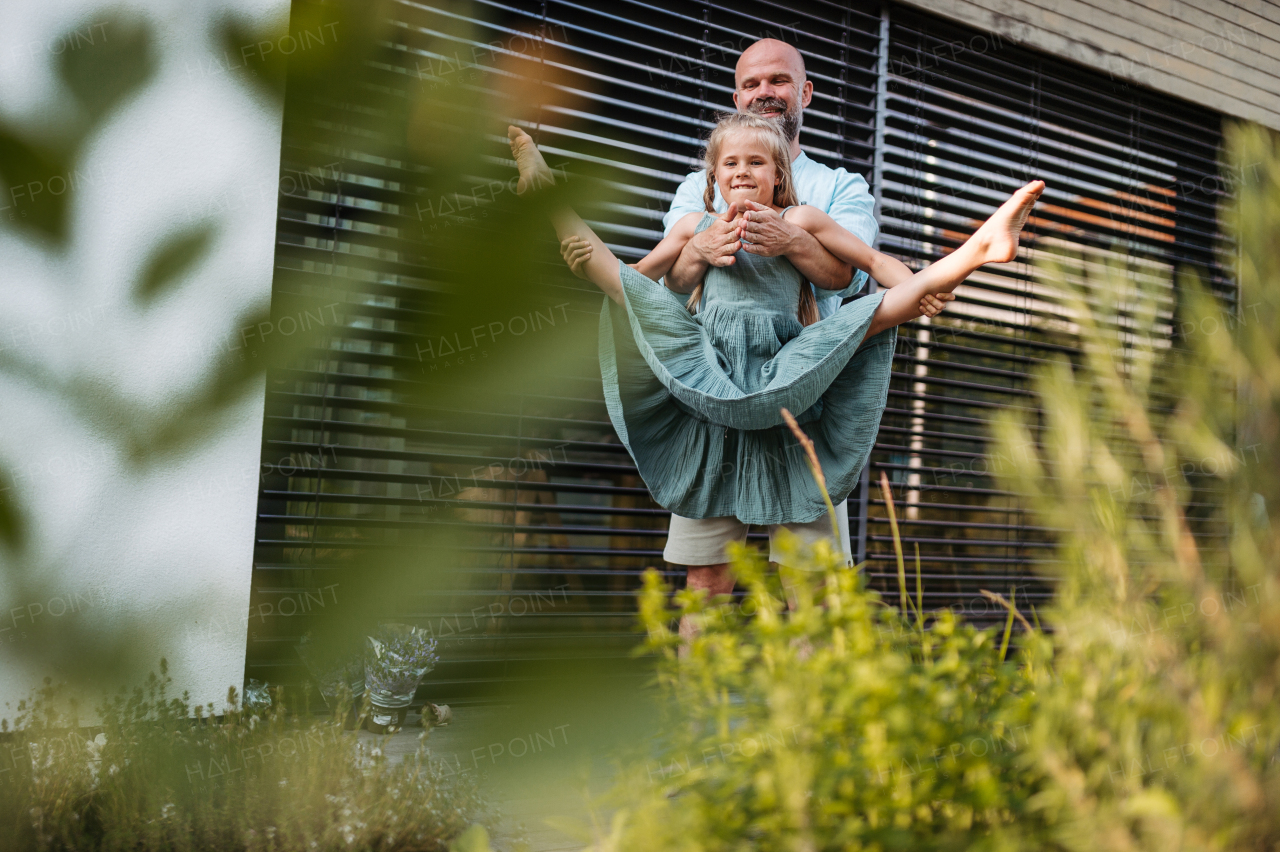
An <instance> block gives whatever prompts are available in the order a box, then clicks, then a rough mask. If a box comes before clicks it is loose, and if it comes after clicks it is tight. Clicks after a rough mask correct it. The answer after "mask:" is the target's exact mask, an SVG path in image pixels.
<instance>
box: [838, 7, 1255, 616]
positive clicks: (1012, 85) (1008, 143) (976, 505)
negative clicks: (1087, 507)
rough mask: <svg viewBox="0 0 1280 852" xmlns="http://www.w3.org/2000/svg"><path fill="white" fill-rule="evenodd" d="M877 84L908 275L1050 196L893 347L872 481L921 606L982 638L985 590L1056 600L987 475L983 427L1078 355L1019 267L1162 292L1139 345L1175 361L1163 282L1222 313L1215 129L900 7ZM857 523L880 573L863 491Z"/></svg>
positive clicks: (1194, 116)
mask: <svg viewBox="0 0 1280 852" xmlns="http://www.w3.org/2000/svg"><path fill="white" fill-rule="evenodd" d="M886 71H887V77H888V80H887V84H888V85H887V97H886V100H885V107H884V113H883V116H882V122H883V125H884V133H883V146H882V149H881V151H880V157H881V158H882V160H883V169H882V172H881V175H880V183H879V186H878V189H879V192H880V195H881V209H880V227H881V245H880V248H881V250H882V251H885V252H888V253H890V254H893V255H894V256H896V257H898V258H900V259H901V260H903V261H904V262H906V263H907V264H908V265H910V266H912V267H913V268H920V267H921V266H923V265H924V264H927V263H929V262H931V261H934V260H936V259H938V258H939V257H941V256H943V255H944V254H945V253H946V252H948V251H950V250H952V249H954V248H955V247H957V246H958V245H959V244H960V243H961V242H962V241H963V240H964V239H965V238H966V237H967V236H968V235H969V234H971V233H972V232H973V230H974V229H975V228H976V227H977V226H978V224H979V223H980V222H981V221H982V220H984V219H985V218H986V217H987V216H988V215H990V212H991V211H992V210H993V209H994V208H995V207H996V206H997V205H998V204H1000V203H1001V202H1002V201H1003V200H1004V199H1005V198H1007V197H1008V195H1009V194H1010V193H1011V192H1012V191H1013V190H1015V189H1016V188H1017V187H1019V186H1021V185H1023V184H1024V183H1026V182H1027V181H1030V180H1034V179H1036V178H1040V179H1043V180H1044V181H1045V182H1046V184H1047V189H1046V191H1045V193H1044V195H1043V196H1042V198H1041V201H1040V202H1039V204H1038V205H1037V208H1036V210H1035V212H1034V214H1033V218H1032V219H1031V220H1030V222H1029V223H1028V227H1027V228H1026V231H1025V232H1024V233H1025V235H1026V238H1025V239H1024V240H1023V248H1022V250H1021V251H1020V252H1019V258H1018V260H1017V261H1016V262H1014V263H1011V264H1003V265H998V266H996V265H992V266H987V267H985V268H983V269H982V270H981V271H979V272H978V273H977V274H975V275H973V276H972V277H971V278H970V279H969V280H968V281H967V282H966V283H965V284H964V285H962V286H961V287H960V288H959V289H958V290H957V293H956V294H957V301H956V302H954V303H953V304H952V305H951V306H950V307H948V308H947V310H946V311H945V312H944V313H943V314H942V315H940V316H938V317H936V318H934V319H933V320H931V321H930V320H927V319H922V320H921V321H919V322H915V323H911V324H909V325H906V326H903V327H902V328H901V329H900V337H899V342H898V351H897V359H896V364H897V366H896V370H895V374H894V380H893V384H892V386H891V389H890V391H889V404H888V408H887V410H886V412H885V417H884V420H883V421H882V424H881V429H880V436H879V441H878V443H877V446H876V450H875V453H874V454H873V456H872V459H871V463H870V465H869V468H870V473H871V475H872V477H873V482H874V478H878V475H879V471H881V470H883V471H886V472H887V473H888V475H889V478H890V480H891V481H892V482H893V483H894V490H895V492H896V495H897V499H898V500H899V501H901V503H902V504H905V505H900V506H899V512H898V514H899V517H900V518H902V519H903V521H904V522H903V525H902V530H903V534H904V536H905V538H906V540H907V542H908V544H907V547H908V553H910V552H911V551H910V548H911V547H912V546H913V545H918V546H919V548H920V557H921V564H922V569H923V573H924V576H925V577H926V582H925V595H926V598H929V599H930V601H931V602H932V604H933V605H934V606H952V607H953V608H956V609H958V610H962V611H964V612H965V613H966V614H967V615H968V616H969V617H970V618H972V619H975V620H978V621H982V620H984V619H985V618H986V617H988V616H990V617H996V615H995V613H994V612H990V611H989V606H990V605H989V604H988V603H987V601H986V600H985V599H984V598H983V597H982V596H981V595H979V594H978V589H979V588H990V589H994V590H996V591H1002V590H1004V591H1007V590H1008V588H1009V587H1010V586H1017V587H1019V588H1018V599H1019V600H1025V601H1029V602H1031V603H1036V602H1037V601H1039V600H1042V599H1043V598H1044V597H1045V596H1047V595H1049V594H1051V593H1052V590H1051V588H1050V587H1049V585H1048V584H1047V583H1044V582H1037V581H1035V580H1032V579H1030V578H1029V575H1030V574H1031V573H1032V569H1033V568H1039V569H1041V571H1043V572H1044V573H1046V574H1048V575H1049V576H1051V575H1052V565H1051V550H1050V543H1049V540H1048V536H1047V535H1046V532H1047V531H1046V530H1043V529H1039V528H1037V527H1036V526H1035V524H1034V521H1033V520H1031V519H1029V518H1028V517H1027V516H1026V515H1025V514H1024V512H1023V510H1022V508H1021V507H1019V505H1018V503H1017V502H1016V501H1014V500H1013V499H1012V497H1011V495H1008V494H1004V493H1001V491H1000V490H999V489H998V487H997V484H996V482H995V480H994V478H993V476H992V473H993V471H994V469H995V468H996V467H998V466H999V465H1001V464H1016V463H1017V459H1002V458H999V457H998V456H996V455H994V454H993V452H992V451H991V448H990V447H989V445H988V437H987V436H988V433H987V429H986V424H987V422H988V421H989V419H990V418H991V416H992V414H993V412H995V411H998V410H1000V409H1004V408H1008V407H1011V406H1012V407H1020V408H1031V407H1034V405H1035V401H1034V398H1033V397H1032V394H1031V388H1030V382H1029V373H1030V371H1031V370H1033V369H1034V368H1035V367H1036V366H1037V365H1039V364H1042V363H1044V362H1045V361H1046V360H1047V359H1049V358H1052V357H1055V356H1061V355H1065V356H1067V357H1069V358H1074V357H1075V355H1076V352H1075V349H1074V346H1073V340H1072V335H1071V333H1070V318H1069V317H1068V316H1066V315H1065V313H1064V311H1063V309H1062V307H1061V305H1060V304H1059V302H1058V300H1057V298H1056V297H1055V295H1054V291H1053V290H1052V289H1051V288H1049V287H1048V286H1046V284H1045V282H1043V281H1041V280H1038V279H1037V276H1036V271H1035V269H1033V266H1032V264H1033V263H1034V262H1035V260H1036V259H1037V257H1038V256H1040V255H1042V254H1044V253H1046V252H1053V253H1055V254H1059V255H1064V256H1070V255H1071V254H1073V253H1074V254H1079V253H1080V252H1085V251H1088V252H1093V253H1094V254H1093V255H1092V258H1091V259H1090V260H1089V261H1088V263H1090V264H1094V265H1095V266H1094V268H1097V265H1098V264H1100V263H1102V262H1110V263H1115V264H1118V265H1119V266H1120V267H1121V268H1122V269H1124V270H1125V272H1126V274H1127V275H1128V276H1130V277H1132V278H1134V279H1138V278H1145V279H1147V280H1148V281H1150V282H1160V283H1162V284H1164V285H1165V290H1166V291H1167V298H1166V299H1164V300H1163V301H1162V303H1161V305H1160V308H1159V311H1158V322H1157V324H1156V326H1155V327H1154V328H1148V329H1142V330H1135V332H1136V333H1145V334H1149V335H1153V336H1154V337H1155V338H1156V339H1157V341H1159V342H1160V343H1163V344H1164V345H1177V341H1176V337H1177V335H1176V333H1175V328H1174V322H1173V319H1172V316H1173V310H1174V304H1175V302H1176V294H1175V293H1174V292H1172V291H1171V290H1169V288H1168V283H1169V282H1171V281H1172V279H1173V273H1174V270H1175V268H1177V267H1181V266H1183V265H1190V266H1192V267H1194V268H1196V269H1197V270H1198V271H1199V272H1200V274H1201V276H1202V279H1203V280H1204V281H1205V282H1206V283H1208V284H1210V285H1211V286H1212V287H1213V289H1214V290H1215V291H1216V292H1217V293H1218V294H1219V295H1220V296H1221V298H1222V299H1224V301H1225V302H1226V303H1227V304H1233V303H1234V295H1233V292H1234V291H1233V288H1232V286H1231V284H1230V282H1228V281H1227V280H1226V279H1225V278H1224V276H1223V273H1222V271H1221V269H1220V267H1219V265H1218V263H1217V257H1216V255H1215V246H1216V244H1217V243H1218V241H1219V239H1220V235H1219V234H1218V232H1217V225H1216V215H1215V209H1216V205H1217V202H1218V198H1217V197H1216V196H1215V194H1214V193H1212V192H1207V191H1205V188H1209V187H1216V186H1217V185H1218V182H1217V181H1216V180H1213V179H1212V176H1214V175H1216V174H1217V148H1218V145H1219V142H1220V136H1219V124H1220V116H1217V115H1214V114H1213V113H1212V112H1210V111H1208V110H1205V109H1201V108H1198V107H1194V106H1192V105H1190V104H1186V103H1184V102H1181V101H1177V100H1174V99H1172V98H1168V97H1163V96H1161V95H1159V94H1156V93H1154V92H1149V91H1145V90H1141V89H1138V88H1134V87H1130V86H1127V85H1124V84H1122V83H1120V82H1118V81H1114V80H1110V79H1108V78H1107V77H1106V76H1104V75H1100V74H1097V73H1093V72H1090V71H1087V70H1084V69H1081V68H1079V67H1076V66H1073V65H1069V64H1067V63H1063V62H1059V61H1056V60H1054V59H1052V58H1049V57H1046V56H1045V55H1043V54H1040V53H1037V52H1034V51H1031V50H1026V49H1022V48H1019V47H1018V46H1017V45H1015V44H1011V43H1010V42H1008V41H1007V40H1004V39H1001V38H1000V37H999V36H995V35H990V34H985V33H981V32H977V31H974V30H971V29H968V28H965V27H960V26H955V25H951V24H949V23H946V22H943V21H941V20H939V19H937V18H934V17H932V16H928V15H924V14H920V13H916V12H912V11H908V10H904V9H901V8H898V7H894V8H893V10H892V12H891V23H890V32H889V50H888V55H887V69H886ZM1206 178H1209V179H1208V180H1206ZM1071 268H1072V267H1071V264H1068V266H1067V269H1068V273H1069V274H1070V272H1071ZM1077 271H1079V269H1078V268H1077ZM1172 402H1173V400H1170V403H1171V404H1172ZM864 511H865V514H864V515H863V518H864V519H865V527H864V529H865V541H863V542H860V544H861V545H862V546H863V547H864V548H865V549H864V550H863V553H864V554H865V558H866V559H867V560H868V566H869V570H870V571H872V572H873V573H880V572H883V571H884V569H885V568H887V567H888V566H889V563H890V561H891V560H892V559H893V558H894V557H893V551H892V546H891V544H890V541H891V540H890V538H889V525H888V519H887V515H886V512H885V510H884V506H883V501H882V500H881V499H880V496H879V492H878V490H877V489H875V488H874V487H872V488H870V489H868V491H867V492H866V505H865V508H864ZM1202 532H1203V533H1204V534H1205V535H1212V534H1213V533H1214V531H1213V530H1212V529H1204V530H1202Z"/></svg>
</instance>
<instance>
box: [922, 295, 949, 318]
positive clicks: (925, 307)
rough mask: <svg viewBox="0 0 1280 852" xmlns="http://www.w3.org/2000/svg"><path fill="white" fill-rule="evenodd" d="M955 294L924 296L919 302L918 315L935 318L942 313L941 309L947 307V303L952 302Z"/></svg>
mask: <svg viewBox="0 0 1280 852" xmlns="http://www.w3.org/2000/svg"><path fill="white" fill-rule="evenodd" d="M955 297H956V294H955V293H939V294H938V295H936V296H934V295H926V296H925V297H924V298H923V299H921V300H920V313H922V314H924V315H925V316H927V317H936V316H937V315H938V314H940V313H942V309H943V308H945V307H946V306H947V304H946V303H947V302H950V301H952V300H954V299H955Z"/></svg>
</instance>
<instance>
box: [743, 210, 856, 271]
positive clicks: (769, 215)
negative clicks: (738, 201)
mask: <svg viewBox="0 0 1280 852" xmlns="http://www.w3.org/2000/svg"><path fill="white" fill-rule="evenodd" d="M746 203H747V206H748V207H749V208H750V209H749V210H748V211H747V212H746V213H744V214H743V219H744V220H745V221H744V222H743V225H742V230H743V237H742V240H743V245H742V248H743V250H744V251H749V252H751V253H752V254H758V255H762V256H764V257H777V256H779V255H785V256H786V258H787V260H789V261H791V265H792V266H794V267H795V268H796V269H797V270H799V272H800V274H801V275H803V276H804V277H805V278H807V279H809V281H811V282H812V283H813V285H814V286H815V287H819V288H821V289H823V290H843V289H845V288H847V287H848V286H849V283H850V281H852V280H853V266H852V265H850V264H848V263H845V262H844V261H843V260H841V259H840V258H838V257H836V256H835V255H834V254H832V253H831V252H829V251H827V249H826V247H825V246H824V245H822V243H820V242H818V240H817V239H816V238H815V237H814V236H813V234H810V233H809V232H808V231H806V230H805V229H804V228H801V227H800V226H798V225H793V224H791V223H790V222H788V221H787V220H786V219H784V218H782V217H781V216H779V215H778V214H777V213H776V212H775V211H773V210H771V209H770V208H768V207H765V206H763V205H761V204H756V203H755V202H752V201H748V202H746Z"/></svg>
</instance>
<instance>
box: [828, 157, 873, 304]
mask: <svg viewBox="0 0 1280 852" xmlns="http://www.w3.org/2000/svg"><path fill="white" fill-rule="evenodd" d="M875 208H876V204H875V200H874V199H873V198H872V197H871V190H870V188H869V187H868V186H867V182H866V180H864V179H863V177H862V175H857V174H850V173H849V172H847V171H845V170H844V169H836V185H835V190H834V191H833V192H832V194H831V209H830V210H828V211H827V215H828V216H830V217H831V218H832V219H834V220H835V221H836V223H837V224H838V225H840V227H842V228H844V229H845V230H846V231H848V232H849V233H851V234H853V235H854V236H855V237H857V238H858V239H860V240H862V241H863V242H864V243H866V244H867V245H869V246H870V245H875V241H876V235H877V234H878V233H879V232H880V226H879V225H878V224H877V223H876V215H875ZM866 283H867V273H865V272H863V271H862V270H861V269H856V270H854V273H853V280H852V281H850V282H849V286H848V287H845V288H844V289H843V290H823V291H822V293H823V294H824V295H825V296H827V297H828V298H840V299H847V298H849V297H850V296H853V295H855V294H857V293H858V292H859V291H860V290H861V289H862V288H863V287H864V286H866Z"/></svg>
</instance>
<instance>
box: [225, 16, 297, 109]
mask: <svg viewBox="0 0 1280 852" xmlns="http://www.w3.org/2000/svg"><path fill="white" fill-rule="evenodd" d="M290 38H291V36H290V33H289V28H288V26H287V25H286V23H285V22H284V21H281V22H277V23H272V24H270V25H268V26H265V27H256V26H254V24H252V23H251V22H248V21H245V20H243V19H241V18H238V17H226V18H223V19H222V20H221V21H219V22H218V24H217V26H216V28H215V33H214V42H215V43H216V44H217V45H218V46H219V49H220V50H221V52H222V55H223V57H225V61H226V63H227V65H228V66H229V67H231V68H232V69H234V70H235V71H236V72H237V73H238V74H239V76H240V77H241V78H242V79H244V80H245V81H246V82H248V83H249V84H251V85H252V86H253V88H254V89H255V90H256V91H257V92H258V93H259V94H263V95H266V96H268V97H270V98H272V99H274V100H282V99H283V98H284V83H285V71H286V69H287V67H288V59H287V55H288V54H289V53H294V52H296V51H297V47H296V44H294V43H293V42H291V41H290ZM291 46H292V47H293V49H292V50H290V49H289V48H290V47H291Z"/></svg>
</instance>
